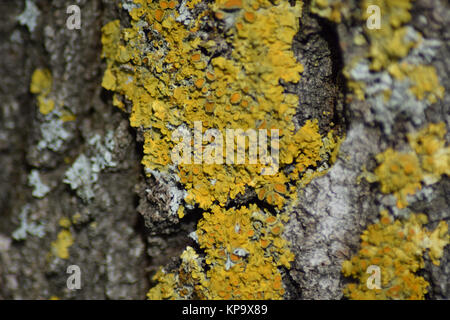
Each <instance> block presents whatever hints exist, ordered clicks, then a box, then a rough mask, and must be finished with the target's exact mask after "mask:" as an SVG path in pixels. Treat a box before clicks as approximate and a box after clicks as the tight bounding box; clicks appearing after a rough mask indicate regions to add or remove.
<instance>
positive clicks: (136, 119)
mask: <svg viewBox="0 0 450 320" xmlns="http://www.w3.org/2000/svg"><path fill="white" fill-rule="evenodd" d="M127 8H128V10H129V13H130V16H131V25H130V27H125V26H123V25H121V24H120V22H119V21H118V20H116V21H112V22H110V23H108V24H107V25H105V26H104V27H103V36H102V44H103V57H104V58H105V59H106V61H107V70H106V72H105V75H104V78H103V87H104V88H106V89H108V90H112V91H114V92H115V93H116V94H115V95H114V99H113V100H114V104H115V105H116V106H118V107H119V108H121V109H123V110H127V108H131V109H130V110H129V111H130V124H131V125H132V126H133V127H137V128H139V129H140V130H141V132H142V133H143V136H144V139H145V143H144V158H143V160H142V164H143V165H144V167H145V169H146V172H147V174H148V175H152V174H155V172H159V173H168V174H176V175H177V176H178V178H179V181H180V182H181V184H182V185H183V187H184V188H185V190H186V194H185V197H184V199H183V203H180V204H179V207H178V210H177V213H178V216H179V217H180V218H182V217H183V216H184V215H185V213H186V208H192V206H198V207H199V208H201V209H202V210H204V214H203V218H202V219H201V220H200V221H199V223H198V226H197V231H196V232H195V238H196V240H197V241H198V244H199V246H200V248H201V249H202V250H203V253H196V252H195V251H194V250H193V249H192V248H188V249H186V251H185V252H184V253H183V255H182V256H181V260H182V264H181V266H180V268H179V270H178V271H177V272H167V271H166V270H164V269H162V270H161V271H160V272H159V273H158V274H157V275H156V276H155V280H157V281H158V284H157V286H156V287H154V288H153V289H151V290H150V292H149V294H148V297H149V298H151V299H161V298H167V299H175V298H189V297H191V298H192V297H197V298H205V299H220V298H232V299H244V298H247V299H263V298H264V299H279V298H282V297H283V295H284V288H283V284H282V278H281V273H280V268H279V267H281V266H283V267H289V265H290V261H291V260H292V259H293V254H292V253H291V252H290V251H289V249H288V245H287V243H286V241H285V240H284V239H283V238H282V231H283V221H285V220H286V219H288V214H287V208H288V207H289V206H288V203H289V202H292V201H293V199H295V197H296V190H297V186H299V185H301V184H305V183H307V182H308V181H310V180H311V179H312V177H313V176H314V175H315V174H316V173H315V172H314V171H313V170H312V169H314V168H318V167H319V166H321V164H322V163H325V162H327V161H328V160H329V159H330V158H331V157H332V154H333V151H334V147H335V144H336V141H337V140H338V139H336V137H334V136H333V133H332V132H330V133H328V134H327V135H325V136H321V134H320V133H319V128H318V123H317V121H316V120H309V121H307V122H306V123H304V125H303V127H301V128H296V127H295V125H294V123H293V121H292V120H293V116H294V114H295V112H296V109H297V108H298V107H299V97H298V96H297V95H294V94H287V93H284V89H283V87H282V86H281V85H280V81H284V82H293V83H295V82H298V81H299V79H300V75H301V72H302V71H303V67H302V65H301V64H300V63H299V62H298V61H297V60H296V58H295V57H294V55H293V51H292V48H291V47H292V39H293V37H294V35H295V34H296V33H297V32H298V28H299V22H298V21H299V17H300V15H301V11H302V3H301V2H300V1H297V2H296V4H295V5H293V6H291V5H290V4H289V3H288V2H287V1H267V0H254V1H250V0H218V1H213V2H212V3H210V4H209V5H205V4H204V3H203V4H200V5H199V4H198V1H183V2H181V1H180V2H178V1H144V0H135V1H133V6H129V4H127ZM205 28H210V29H209V31H208V33H206V32H204V30H205ZM211 29H212V31H211ZM130 106H131V107H130ZM300 107H301V103H300ZM196 121H201V123H202V130H203V132H205V131H206V130H208V129H217V130H219V131H220V132H221V133H222V134H223V136H225V131H226V129H236V130H237V129H242V130H243V131H246V130H248V129H254V130H260V129H265V130H267V131H268V132H270V129H278V130H279V139H280V140H279V163H277V165H278V166H279V170H278V171H277V172H275V174H272V175H264V174H261V172H262V170H263V169H264V168H266V167H267V166H266V164H264V163H258V164H249V163H245V164H235V165H233V164H229V163H225V162H224V163H219V164H218V163H214V164H208V163H204V162H203V163H201V164H198V163H195V162H194V164H186V163H181V164H178V165H177V166H175V165H174V164H173V163H172V162H171V150H172V149H173V148H174V146H175V145H176V144H177V142H178V141H177V140H176V139H175V138H174V137H172V133H173V132H174V130H175V129H176V128H180V127H181V128H184V129H185V130H189V131H193V129H194V125H195V124H194V123H195V122H196ZM268 140H269V141H270V134H269V137H268ZM209 143H211V141H203V144H202V145H201V146H199V147H200V149H202V150H203V149H206V148H207V146H208V144H209ZM248 148H249V146H246V149H247V151H248ZM194 149H195V147H194ZM223 151H224V152H223V156H224V158H225V157H226V152H225V150H223ZM317 174H320V172H317ZM248 188H250V189H252V190H254V191H255V192H256V195H257V198H258V199H259V201H261V202H264V203H266V204H267V205H269V206H271V207H272V208H273V209H274V211H270V212H269V211H268V210H267V209H266V208H264V207H258V205H257V204H249V205H248V206H242V207H240V208H235V207H227V203H228V202H229V201H230V200H233V199H235V198H236V197H237V196H238V195H239V194H241V195H243V194H244V193H245V192H246V190H247V189H248ZM206 266H207V268H205V267H206ZM206 269H207V270H208V271H205V270H206ZM243 270H245V272H242V271H243Z"/></svg>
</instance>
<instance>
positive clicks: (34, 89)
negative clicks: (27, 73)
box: [30, 69, 55, 114]
mask: <svg viewBox="0 0 450 320" xmlns="http://www.w3.org/2000/svg"><path fill="white" fill-rule="evenodd" d="M52 84H53V79H52V74H51V72H50V71H49V70H48V69H36V70H35V71H34V72H33V75H32V76H31V84H30V92H31V93H33V94H36V95H37V100H38V106H39V111H40V112H41V113H42V114H48V113H50V112H51V111H52V110H53V109H54V107H55V102H54V100H53V99H50V98H49V97H48V96H49V94H50V92H51V90H52Z"/></svg>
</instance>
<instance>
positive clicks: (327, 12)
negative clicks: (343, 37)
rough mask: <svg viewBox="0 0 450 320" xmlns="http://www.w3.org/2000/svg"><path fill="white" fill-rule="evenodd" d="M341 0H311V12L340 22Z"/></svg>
mask: <svg viewBox="0 0 450 320" xmlns="http://www.w3.org/2000/svg"><path fill="white" fill-rule="evenodd" d="M342 7H343V3H342V0H312V1H311V12H312V13H315V14H317V15H319V16H321V17H323V18H327V19H329V20H331V21H333V22H336V23H340V22H341V10H342Z"/></svg>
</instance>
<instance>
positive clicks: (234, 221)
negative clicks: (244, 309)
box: [148, 205, 293, 299]
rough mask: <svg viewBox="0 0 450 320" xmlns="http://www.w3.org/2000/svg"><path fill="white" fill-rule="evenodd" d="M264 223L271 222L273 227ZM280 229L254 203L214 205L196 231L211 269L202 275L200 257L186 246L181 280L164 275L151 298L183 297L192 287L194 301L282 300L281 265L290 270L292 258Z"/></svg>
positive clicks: (159, 274)
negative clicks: (239, 205)
mask: <svg viewBox="0 0 450 320" xmlns="http://www.w3.org/2000/svg"><path fill="white" fill-rule="evenodd" d="M266 221H271V223H272V226H271V228H270V227H269V225H268V224H267V223H266ZM274 223H275V224H274ZM274 229H275V230H276V231H278V233H277V234H274V232H273V230H274ZM281 230H282V224H281V222H279V221H278V222H277V219H276V218H275V217H274V216H272V215H270V214H269V213H266V212H263V211H261V210H260V209H259V208H258V207H257V206H256V205H251V206H250V207H249V208H246V207H243V208H241V209H239V210H236V209H229V210H225V209H223V208H221V207H219V206H214V207H213V208H212V209H211V213H205V215H204V217H203V219H201V220H200V221H199V223H198V230H197V231H196V233H197V236H198V240H199V245H200V247H201V248H203V249H204V250H205V252H206V254H207V255H206V264H208V265H209V270H208V271H207V272H206V273H204V270H203V269H202V268H201V264H200V259H199V257H198V255H197V254H196V253H195V252H194V251H193V249H192V248H189V247H188V249H186V251H185V252H184V253H183V254H182V256H181V258H182V266H181V267H180V271H179V273H178V274H179V276H178V277H177V276H176V275H175V274H173V273H171V274H164V272H163V271H160V272H159V273H158V274H157V276H156V279H158V280H160V281H159V284H158V285H157V286H156V287H154V288H152V289H151V290H150V291H149V295H148V296H149V298H152V299H160V298H166V299H167V298H169V299H170V298H179V294H180V292H181V291H183V290H184V289H187V288H188V286H189V285H190V287H191V289H190V291H191V297H202V298H204V299H261V298H263V299H280V298H282V296H283V294H284V288H283V286H282V282H281V275H280V273H279V271H278V269H277V267H278V266H289V262H290V261H292V259H293V255H292V253H290V251H289V250H288V248H287V242H286V241H285V240H283V239H281V238H279V235H278V234H279V232H281ZM187 256H190V260H189V259H188V258H187ZM188 261H190V263H189V265H190V266H189V267H187V265H188ZM244 270H245V272H244ZM181 274H184V279H183V280H182V281H181V279H180V277H181ZM177 279H178V281H177ZM174 288H175V289H174ZM192 291H193V292H192Z"/></svg>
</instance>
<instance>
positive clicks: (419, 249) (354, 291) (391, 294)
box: [342, 211, 449, 300]
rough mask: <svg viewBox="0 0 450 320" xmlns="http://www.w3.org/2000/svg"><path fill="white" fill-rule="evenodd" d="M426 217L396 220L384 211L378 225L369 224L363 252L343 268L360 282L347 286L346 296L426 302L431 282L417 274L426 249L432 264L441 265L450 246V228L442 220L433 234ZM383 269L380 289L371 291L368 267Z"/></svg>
mask: <svg viewBox="0 0 450 320" xmlns="http://www.w3.org/2000/svg"><path fill="white" fill-rule="evenodd" d="M426 223H427V217H426V216H425V215H423V214H412V215H411V216H410V217H409V218H408V219H407V220H393V219H392V218H391V217H390V216H389V214H388V212H387V211H382V212H381V218H380V221H379V222H378V223H375V224H373V225H370V226H369V227H368V228H367V230H366V231H364V233H363V234H362V236H361V241H362V242H361V249H360V251H359V252H358V254H357V255H355V256H354V257H352V259H351V260H347V261H345V262H344V263H343V265H342V272H343V274H344V275H345V276H347V277H350V276H351V277H353V278H355V279H358V280H359V282H358V283H351V284H348V285H347V286H346V287H345V289H344V294H345V295H346V296H347V297H349V298H350V299H358V300H359V299H371V300H372V299H424V295H425V294H426V293H427V287H428V286H429V283H428V282H427V281H425V279H424V278H423V277H421V276H417V275H416V274H415V272H417V271H418V270H419V269H422V268H423V267H424V261H423V254H424V253H425V251H426V250H427V249H429V251H428V253H429V256H430V258H431V259H432V262H433V263H434V264H435V265H439V259H440V257H441V256H442V254H443V249H444V247H445V246H446V245H447V244H448V243H449V235H448V225H447V223H446V222H444V221H441V222H440V223H439V225H438V227H437V228H436V229H435V230H434V231H433V232H430V231H428V230H427V229H425V228H424V227H423V225H424V224H426ZM371 265H374V266H377V267H379V268H380V278H381V279H380V280H381V283H380V288H378V289H377V288H370V287H369V286H368V280H369V277H370V276H371V273H367V269H368V267H369V266H371Z"/></svg>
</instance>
